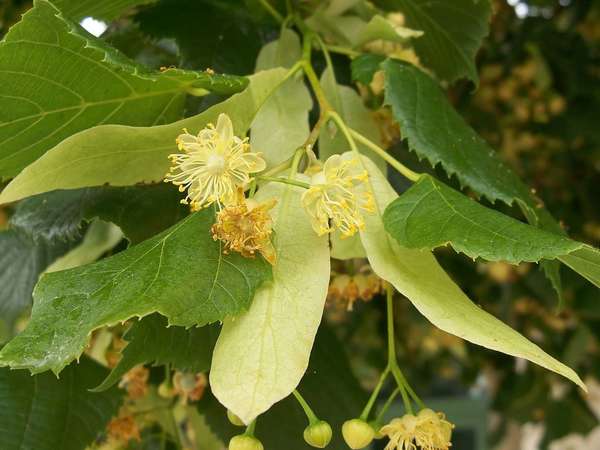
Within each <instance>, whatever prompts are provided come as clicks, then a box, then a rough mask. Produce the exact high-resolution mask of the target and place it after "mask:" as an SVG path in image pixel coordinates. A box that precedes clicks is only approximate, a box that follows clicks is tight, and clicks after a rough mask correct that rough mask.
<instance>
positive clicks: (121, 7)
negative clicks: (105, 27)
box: [53, 0, 157, 20]
mask: <svg viewBox="0 0 600 450" xmlns="http://www.w3.org/2000/svg"><path fill="white" fill-rule="evenodd" d="M156 1H157V0H112V1H98V0H53V3H54V5H55V6H56V7H57V8H58V9H60V10H61V11H62V12H63V13H64V14H65V15H67V16H69V17H70V18H72V19H73V20H80V19H83V18H84V17H94V18H95V19H103V20H113V19H116V18H117V17H119V16H120V15H121V14H123V13H124V12H126V11H127V10H130V9H132V8H133V7H135V6H138V5H147V4H149V3H154V2H156Z"/></svg>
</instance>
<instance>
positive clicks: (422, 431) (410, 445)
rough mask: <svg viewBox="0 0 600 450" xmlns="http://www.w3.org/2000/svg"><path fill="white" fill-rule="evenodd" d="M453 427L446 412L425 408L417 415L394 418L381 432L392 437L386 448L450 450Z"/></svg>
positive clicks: (397, 449)
mask: <svg viewBox="0 0 600 450" xmlns="http://www.w3.org/2000/svg"><path fill="white" fill-rule="evenodd" d="M453 427H454V426H453V425H452V424H451V423H450V422H448V421H447V420H446V419H445V416H444V414H442V413H436V412H434V411H432V410H431V409H429V408H425V409H423V410H421V411H420V412H419V414H418V415H417V416H414V415H413V414H405V415H404V416H402V417H401V418H395V419H392V421H391V422H390V423H389V424H387V425H385V426H383V427H382V428H381V432H382V433H383V434H386V435H387V436H388V438H389V439H390V441H389V442H388V444H387V445H386V447H385V450H394V449H396V450H417V449H420V450H448V449H449V448H450V446H451V445H452V444H451V442H450V440H451V438H452V428H453Z"/></svg>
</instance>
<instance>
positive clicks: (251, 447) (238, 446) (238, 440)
mask: <svg viewBox="0 0 600 450" xmlns="http://www.w3.org/2000/svg"><path fill="white" fill-rule="evenodd" d="M227 448H228V450H264V447H263V445H262V444H261V442H260V441H259V440H258V439H256V438H255V437H252V436H247V435H245V434H241V435H239V436H234V437H232V438H231V440H230V441H229V447H227Z"/></svg>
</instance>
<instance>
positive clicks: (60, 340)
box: [0, 209, 271, 373]
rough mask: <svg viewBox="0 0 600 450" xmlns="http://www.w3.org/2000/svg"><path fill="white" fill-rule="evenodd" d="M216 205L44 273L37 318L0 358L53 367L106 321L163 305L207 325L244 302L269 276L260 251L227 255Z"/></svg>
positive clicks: (189, 321) (165, 311) (177, 317)
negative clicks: (79, 263)
mask: <svg viewBox="0 0 600 450" xmlns="http://www.w3.org/2000/svg"><path fill="white" fill-rule="evenodd" d="M213 222H214V212H213V211H212V210H211V209H208V210H204V211H200V212H198V213H195V214H193V215H191V216H189V217H188V218H186V219H184V220H182V221H181V222H179V223H178V224H177V225H175V226H173V227H171V228H169V229H168V230H166V231H165V232H163V233H161V234H159V235H158V236H156V237H154V238H152V239H149V240H147V241H144V242H143V243H141V244H138V245H135V246H133V247H131V248H129V249H128V250H126V251H123V252H121V253H119V254H117V255H115V256H112V257H110V258H106V259H103V260H101V261H99V262H97V263H95V264H91V265H88V266H83V267H78V268H76V269H71V270H66V271H64V272H55V273H50V274H46V275H45V276H43V277H42V279H41V280H40V282H39V283H38V285H37V287H36V290H35V292H34V305H33V311H32V317H31V321H30V322H29V324H28V326H27V328H26V329H25V330H24V331H23V332H22V333H21V334H19V335H18V336H17V337H16V338H15V339H13V340H12V341H11V342H9V343H8V344H7V345H6V346H5V347H4V348H3V349H2V351H1V352H0V364H2V365H10V366H11V367H13V368H29V369H30V370H31V371H32V372H34V373H37V372H42V371H44V370H48V369H52V370H53V371H54V372H56V373H58V372H60V370H62V368H64V367H65V366H66V365H67V364H68V363H69V362H70V361H72V360H73V359H75V358H77V357H78V356H79V355H80V354H81V352H82V351H83V349H84V348H85V345H86V343H87V341H88V339H89V335H90V333H91V332H92V331H93V330H95V329H97V328H100V327H102V326H105V325H111V324H115V323H117V322H122V321H124V320H127V319H129V318H131V317H135V316H138V317H142V316H145V315H147V314H150V313H153V312H159V313H161V314H162V315H164V316H166V317H167V318H168V319H169V323H170V324H171V325H181V326H188V327H189V326H193V325H205V324H208V323H211V322H215V321H217V320H222V319H223V318H224V317H226V316H230V315H234V314H237V313H239V312H241V311H243V310H246V309H247V308H248V306H249V304H250V302H251V300H252V298H253V296H254V292H255V290H256V288H257V287H258V286H259V285H260V284H261V283H262V282H263V281H264V280H265V279H267V278H269V277H270V274H271V269H270V266H269V265H268V263H266V262H265V261H264V260H263V259H262V258H255V259H250V258H243V257H242V256H240V255H239V254H231V255H223V253H222V251H221V243H220V241H214V240H213V238H212V236H211V234H210V227H211V226H212V224H213Z"/></svg>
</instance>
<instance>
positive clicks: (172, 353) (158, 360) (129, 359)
mask: <svg viewBox="0 0 600 450" xmlns="http://www.w3.org/2000/svg"><path fill="white" fill-rule="evenodd" d="M167 325H168V322H167V319H166V317H163V316H161V315H159V314H152V315H151V316H148V317H144V318H143V319H142V320H140V321H139V322H135V323H134V324H133V325H132V326H131V328H130V329H129V330H128V331H127V333H125V336H124V338H125V340H126V341H127V342H128V344H127V347H125V349H124V350H123V352H122V357H121V360H120V361H119V363H118V364H117V366H116V367H115V368H114V369H113V370H112V371H111V372H110V374H109V375H108V376H107V377H106V378H105V379H104V381H102V383H101V384H100V385H99V386H98V387H96V388H95V389H94V391H96V392H99V391H104V390H106V389H108V388H109V387H111V386H113V385H114V384H115V383H116V382H118V381H119V380H120V379H121V377H122V376H123V375H124V374H125V373H126V372H128V371H129V369H132V368H133V367H135V366H137V365H138V364H148V363H153V365H155V366H161V365H166V364H170V365H171V367H172V368H174V369H177V370H181V371H190V372H194V373H198V372H206V371H208V369H209V367H210V359H211V356H212V350H213V347H214V345H215V342H216V340H217V333H218V328H217V327H215V326H205V327H200V328H190V329H185V328H183V327H168V328H167Z"/></svg>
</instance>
